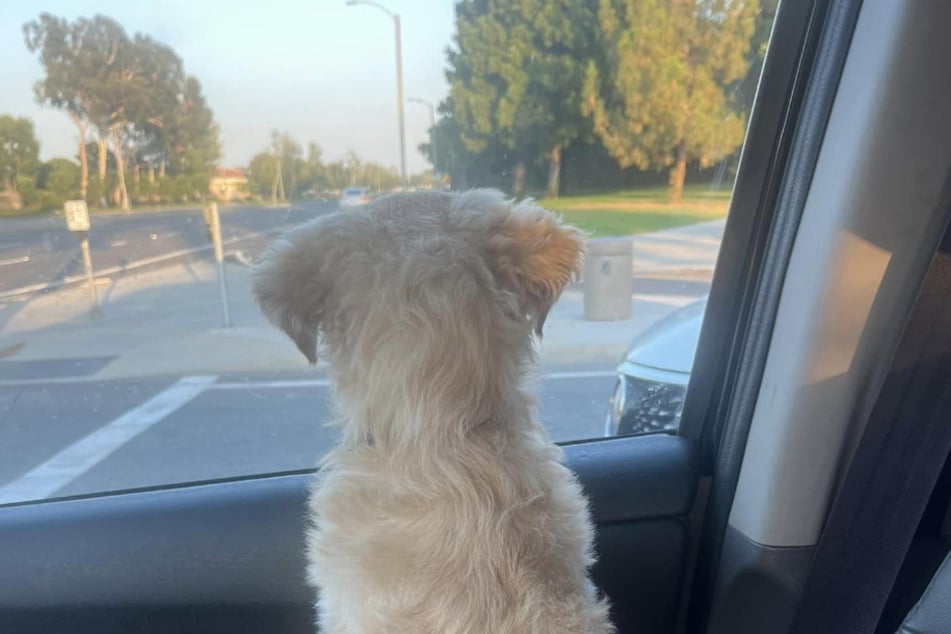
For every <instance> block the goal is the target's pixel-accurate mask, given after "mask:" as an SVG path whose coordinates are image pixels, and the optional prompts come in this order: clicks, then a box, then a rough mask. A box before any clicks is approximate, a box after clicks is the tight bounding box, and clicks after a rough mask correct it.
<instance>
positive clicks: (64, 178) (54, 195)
mask: <svg viewBox="0 0 951 634" xmlns="http://www.w3.org/2000/svg"><path fill="white" fill-rule="evenodd" d="M80 180H81V174H80V168H79V165H77V164H76V163H74V162H72V161H70V160H68V159H64V158H54V159H52V160H50V161H48V162H47V163H44V164H43V165H42V166H41V167H40V169H39V177H38V178H37V181H36V186H37V190H38V193H39V195H40V206H41V207H44V208H50V209H57V208H59V207H62V205H63V203H64V202H65V201H67V200H72V199H74V198H76V196H77V194H78V193H79V185H80Z"/></svg>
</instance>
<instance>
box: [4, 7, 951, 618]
mask: <svg viewBox="0 0 951 634" xmlns="http://www.w3.org/2000/svg"><path fill="white" fill-rule="evenodd" d="M948 25H951V3H946V2H921V1H915V0H798V1H795V2H794V1H791V0H783V1H782V2H780V4H779V8H778V11H777V15H776V18H775V21H774V26H773V30H772V34H771V37H770V41H769V47H768V52H767V55H766V58H765V63H764V67H763V71H762V76H761V79H760V83H759V86H758V89H757V96H756V99H755V103H754V108H753V112H752V115H751V118H750V121H749V124H748V131H747V137H746V142H745V145H744V147H743V153H742V157H741V161H740V167H739V170H738V174H737V177H736V182H735V185H734V195H733V198H732V202H731V208H730V213H729V216H728V219H727V225H726V230H725V233H724V236H723V246H722V249H721V251H720V255H719V259H718V261H717V267H716V273H715V275H714V278H713V282H712V286H711V289H710V294H709V299H708V303H707V308H706V317H705V320H704V323H703V327H702V332H701V336H700V343H699V347H698V350H697V355H696V360H695V365H694V371H693V374H692V375H691V378H690V384H689V387H688V390H687V400H686V403H685V406H684V411H683V415H682V422H681V426H680V429H679V431H678V432H677V433H654V434H647V435H641V436H630V437H619V438H611V439H597V440H589V441H578V442H571V443H567V444H565V445H564V450H565V455H566V462H567V464H568V466H569V467H570V468H571V469H572V470H573V471H574V472H575V473H576V474H577V476H578V478H579V479H580V481H581V483H582V485H583V487H584V490H585V492H586V493H587V495H588V496H589V499H590V503H591V512H592V516H593V519H594V522H595V524H596V527H597V537H596V543H597V556H598V561H597V563H596V565H595V568H594V571H593V577H594V581H595V583H596V585H597V586H598V587H599V588H600V589H601V590H602V591H603V592H604V593H605V594H606V595H607V597H608V598H609V599H610V602H611V606H612V612H611V616H612V620H613V622H614V623H615V625H616V627H617V631H618V632H619V633H632V634H674V633H679V632H705V633H707V634H746V633H750V634H785V633H794V634H806V633H810V634H817V633H830V634H832V633H835V634H845V633H852V632H854V633H856V634H858V633H872V632H877V633H887V632H900V633H908V634H911V633H915V634H940V633H951V555H949V552H951V461H949V453H951V420H949V418H951V380H949V377H951V232H949V228H948V221H949V219H951V179H949V177H951V169H949V168H951V117H949V116H948V113H951V81H949V79H948V75H947V69H946V64H945V62H946V61H947V60H949V59H951V38H949V37H948V36H947V26H948ZM592 415H593V416H596V415H597V414H596V413H592ZM311 478H312V472H311V471H295V472H285V473H274V474H264V475H255V476H249V477H240V478H231V479H226V480H216V481H208V482H196V483H188V484H182V485H174V486H162V487H153V488H147V489H135V490H124V491H118V492H110V493H102V494H90V495H83V496H74V497H68V498H58V499H49V500H43V501H40V502H17V503H11V504H6V505H3V506H0V632H3V633H4V634H8V633H9V634H18V633H21V632H23V633H27V632H35V633H38V634H39V633H43V634H55V633H63V634H66V633H69V634H82V633H86V632H88V633H96V634H102V633H111V632H115V633H119V632H122V633H125V632H136V633H141V634H149V633H158V632H196V633H197V632H201V633H203V634H212V633H217V632H221V633H228V634H237V633H240V632H271V633H277V632H286V633H288V634H292V633H294V634H296V633H302V632H312V631H314V629H315V625H314V623H315V619H314V602H313V597H312V594H311V590H310V589H309V588H308V587H307V585H306V583H305V578H304V557H303V552H304V534H303V528H304V517H305V498H306V495H307V491H308V484H309V482H310V480H311Z"/></svg>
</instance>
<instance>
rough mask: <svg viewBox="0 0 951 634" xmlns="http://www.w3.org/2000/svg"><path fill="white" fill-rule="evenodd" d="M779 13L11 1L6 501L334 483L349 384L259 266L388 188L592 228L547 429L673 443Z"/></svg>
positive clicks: (731, 3)
mask: <svg viewBox="0 0 951 634" xmlns="http://www.w3.org/2000/svg"><path fill="white" fill-rule="evenodd" d="M776 4H777V0H759V1H757V0H696V2H692V3H666V2H656V1H654V0H638V1H637V2H621V1H619V0H618V1H615V0H605V1H603V2H600V3H595V2H586V1H580V0H550V1H547V2H544V3H540V4H539V3H521V2H494V1H493V2H485V1H482V0H461V1H459V2H456V3H455V4H450V3H430V2H410V1H408V0H404V1H399V0H386V1H384V2H381V3H376V2H369V1H366V0H352V1H350V2H346V3H345V2H343V1H341V2H335V3H331V2H319V3H309V4H307V3H300V2H297V1H295V0H274V1H273V2H270V3H268V4H267V6H257V5H249V6H243V5H242V6H240V7H238V6H234V7H231V8H229V10H228V11H221V10H220V8H219V7H216V6H215V5H211V4H207V3H194V2H191V3H189V2H184V1H179V0H172V1H171V2H168V3H165V4H163V5H162V7H161V8H155V7H152V6H151V5H145V4H136V3H120V2H116V1H113V0H98V1H97V2H90V3H84V4H83V5H82V6H78V5H73V4H72V3H66V2H53V3H49V5H48V8H47V12H39V10H37V9H35V8H33V7H32V6H30V5H27V4H21V5H10V6H8V7H6V8H5V10H4V11H3V12H0V32H2V34H3V35H4V39H5V41H7V42H8V43H9V46H8V60H7V63H6V64H4V66H3V68H2V69H0V77H2V79H3V86H4V90H3V91H2V93H0V447H2V450H0V451H2V459H0V503H9V502H17V501H24V500H42V499H47V498H52V497H59V496H65V495H73V494H84V493H95V492H104V491H114V490H120V489H128V488H136V487H148V486H158V485H165V484H172V483H182V482H192V481H200V480H207V479H216V478H226V477H235V476H245V475H254V474H262V473H272V472H279V471H288V470H297V469H310V468H313V467H314V466H315V465H316V464H317V462H318V460H319V459H320V457H321V455H322V454H323V453H324V452H325V451H326V450H328V449H329V448H330V447H331V445H332V444H333V443H334V442H335V441H336V438H337V436H336V431H335V429H334V428H333V427H332V426H330V425H328V423H329V422H331V421H332V419H333V416H334V412H333V405H332V402H331V391H332V386H331V383H330V375H329V373H328V366H327V363H326V362H325V361H321V362H320V363H318V365H317V366H316V367H315V368H310V367H309V366H308V364H307V361H306V359H305V358H304V357H303V356H302V355H301V354H300V353H299V352H298V350H297V349H296V348H295V346H294V344H293V343H291V342H290V341H289V340H288V339H287V338H286V337H285V336H284V335H283V334H282V333H281V332H279V331H278V330H277V329H275V328H274V327H273V326H272V325H271V324H270V323H269V322H268V321H267V319H266V318H265V317H264V316H263V315H262V313H261V311H260V309H259V308H258V307H257V306H256V304H255V302H254V300H253V297H252V293H251V274H252V270H253V267H254V265H255V263H256V262H257V260H258V258H259V257H260V255H261V254H262V252H263V251H264V249H265V248H266V246H267V245H268V244H269V243H270V242H272V241H273V240H274V239H275V238H276V237H277V236H279V235H281V234H282V233H283V232H286V231H288V230H291V229H293V228H295V227H297V226H299V225H301V224H303V223H306V222H308V221H310V220H312V219H315V218H318V217H322V216H325V215H328V214H334V213H360V212H359V210H358V209H357V208H359V207H360V206H362V205H366V204H373V201H374V200H375V199H376V198H377V197H378V196H379V195H383V194H388V193H397V192H407V191H454V192H458V191H465V190H469V189H472V188H496V189H500V190H502V191H503V192H505V194H506V195H507V196H509V197H512V198H515V199H523V198H534V199H536V200H537V201H538V203H539V204H540V205H541V206H543V207H545V208H547V209H549V210H552V211H553V212H555V213H557V214H558V215H559V216H560V217H561V218H562V219H563V220H564V221H565V222H568V223H571V224H574V225H576V226H577V227H579V228H580V229H582V230H583V231H585V232H586V235H587V236H588V239H587V256H586V258H587V264H586V272H585V274H584V277H583V278H582V279H579V280H576V281H574V282H572V283H571V284H569V285H568V287H567V288H566V289H565V291H564V292H563V294H562V296H561V298H560V300H559V301H558V302H557V303H556V304H555V305H554V306H553V307H552V309H551V310H550V312H549V314H548V317H547V321H546V323H545V327H544V333H543V337H541V338H540V339H539V340H538V341H537V342H536V352H537V357H538V372H537V376H536V377H535V378H533V379H532V380H531V382H530V384H529V386H528V389H529V390H530V391H532V392H533V393H534V394H535V395H536V396H537V400H538V408H537V412H536V415H537V416H538V417H539V419H540V420H541V421H542V422H543V423H544V425H545V426H546V427H547V429H548V431H549V433H550V435H551V436H552V438H553V439H554V440H556V441H559V442H567V441H575V440H583V439H590V438H598V437H603V436H605V435H609V436H610V435H616V434H642V433H672V432H676V430H677V427H678V423H679V416H680V411H681V409H682V406H683V402H684V398H685V391H686V386H687V383H688V378H689V376H690V373H691V370H692V365H693V356H694V351H695V348H696V344H697V339H698V337H699V332H700V324H701V322H702V319H703V316H704V309H705V297H706V294H707V291H708V288H709V286H710V281H711V278H712V276H713V273H714V265H715V262H716V259H717V254H718V250H719V245H720V239H721V236H722V233H723V229H724V224H725V215H726V213H727V210H728V208H729V203H730V196H731V186H732V182H733V178H734V175H735V171H736V168H737V164H738V157H739V154H740V150H741V148H742V143H743V137H744V132H745V126H746V121H747V118H748V116H749V112H750V109H751V107H752V102H753V97H754V92H755V89H756V85H757V80H758V76H759V72H760V68H761V66H762V62H763V56H764V54H765V49H766V43H767V39H768V36H769V33H770V27H771V24H772V18H773V15H774V13H775V10H776ZM288 16H295V17H294V19H288ZM272 27H273V28H272ZM394 31H396V32H397V33H398V34H399V36H400V38H399V40H397V42H400V43H401V44H400V46H401V48H400V59H401V63H400V64H398V65H397V66H396V69H395V70H394V64H395V59H394V57H395V55H394ZM398 95H399V96H398ZM394 100H397V103H394ZM397 106H399V107H397Z"/></svg>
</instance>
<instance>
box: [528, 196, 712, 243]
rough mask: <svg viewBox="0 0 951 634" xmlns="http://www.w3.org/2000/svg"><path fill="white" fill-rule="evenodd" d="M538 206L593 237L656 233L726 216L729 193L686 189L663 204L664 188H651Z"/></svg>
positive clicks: (553, 200) (549, 201) (564, 200)
mask: <svg viewBox="0 0 951 634" xmlns="http://www.w3.org/2000/svg"><path fill="white" fill-rule="evenodd" d="M539 202H540V203H541V205H542V206H543V207H545V208H547V209H550V210H552V211H554V212H556V213H558V214H559V215H561V216H562V217H563V218H564V219H565V221H566V222H569V223H571V224H573V225H575V226H577V227H579V228H581V229H583V230H585V231H588V232H590V233H592V234H594V235H596V236H623V235H631V234H635V233H646V232H650V231H659V230H661V229H669V228H671V227H678V226H681V225H688V224H692V223H695V222H705V221H708V220H716V219H719V218H723V217H725V216H726V212H727V209H728V207H729V202H730V192H729V190H709V189H707V188H705V187H702V188H693V187H691V188H687V189H685V190H684V195H683V197H682V199H681V201H680V202H679V203H677V204H671V203H669V202H668V201H667V191H666V189H660V188H651V189H638V190H628V191H618V192H607V193H605V192H602V193H596V194H590V195H576V196H564V197H562V198H557V199H542V200H541V201H539Z"/></svg>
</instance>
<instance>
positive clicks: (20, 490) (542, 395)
mask: <svg viewBox="0 0 951 634" xmlns="http://www.w3.org/2000/svg"><path fill="white" fill-rule="evenodd" d="M189 380H195V379H188V378H185V379H183V378H181V377H170V378H165V379H151V380H136V381H110V382H102V381H77V382H70V383H59V384H56V383H49V384H35V385H29V386H0V438H2V439H3V445H4V452H3V453H4V459H3V460H2V461H0V503H5V502H12V501H20V500H24V499H42V498H48V497H60V496H64V495H75V494H85V493H93V492H103V491H114V490H121V489H128V488H136V487H147V486H155V485H165V484H174V483H184V482H194V481H201V480H209V479H217V478H227V477H235V476H246V475H252V474H262V473H273V472H280V471H288V470H297V469H309V468H313V467H314V465H315V464H316V462H317V460H318V459H319V458H320V456H321V455H322V454H323V453H324V452H326V451H327V450H328V449H329V448H330V447H331V446H332V445H333V443H334V442H335V434H336V431H335V430H334V429H333V428H329V427H327V426H325V425H324V423H325V422H327V421H328V420H329V419H330V416H331V414H330V411H331V410H330V403H329V392H330V389H329V386H328V384H327V382H326V377H324V376H320V375H315V374H313V373H310V374H297V373H295V374H285V375H280V376H275V375H268V376H257V377H228V376H221V377H206V378H198V379H197V380H199V381H206V382H207V383H204V384H201V386H200V387H198V388H192V387H190V386H189V384H188V381H189ZM613 384H614V376H613V370H612V369H611V368H610V367H609V366H603V367H594V368H584V369H578V368H568V369H560V370H557V369H556V370H549V371H547V373H546V374H545V375H542V377H541V378H540V379H538V380H537V381H536V383H535V384H534V386H533V388H532V391H533V393H535V394H536V396H537V398H538V400H539V405H540V411H539V416H540V420H542V421H543V422H544V423H545V425H546V427H547V428H548V430H549V432H550V434H551V436H552V438H553V439H554V440H556V441H570V440H578V439H583V438H591V437H596V436H598V435H600V434H601V430H602V424H603V421H604V415H605V413H606V411H607V409H606V408H607V399H608V396H609V394H610V391H611V388H612V386H613Z"/></svg>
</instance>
